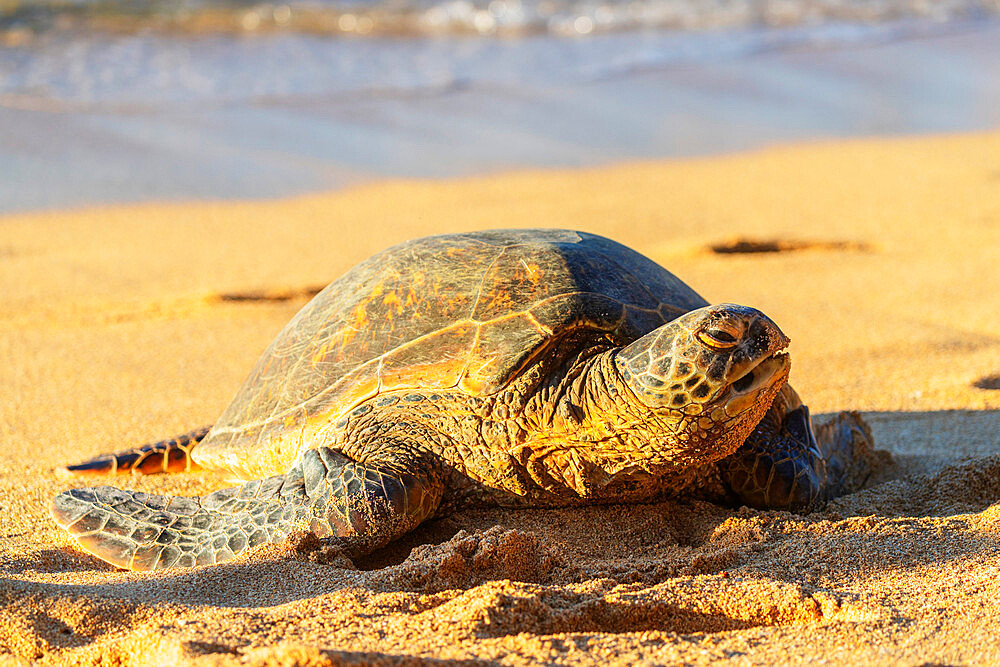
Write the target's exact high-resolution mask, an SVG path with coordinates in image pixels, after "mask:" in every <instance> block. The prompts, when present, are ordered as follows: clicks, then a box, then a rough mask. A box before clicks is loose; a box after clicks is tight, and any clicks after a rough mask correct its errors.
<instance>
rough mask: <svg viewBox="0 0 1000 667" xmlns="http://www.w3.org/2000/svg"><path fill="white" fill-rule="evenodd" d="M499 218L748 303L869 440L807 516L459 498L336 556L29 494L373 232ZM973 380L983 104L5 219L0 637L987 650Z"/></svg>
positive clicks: (989, 305)
mask: <svg viewBox="0 0 1000 667" xmlns="http://www.w3.org/2000/svg"><path fill="white" fill-rule="evenodd" d="M513 226H532V227H538V226H544V227H570V228H576V229H582V230H586V231H591V232H596V233H599V234H603V235H606V236H610V237H612V238H614V239H616V240H618V241H621V242H623V243H625V244H627V245H630V246H632V247H634V248H636V249H638V250H639V251H641V252H643V253H645V254H647V255H649V256H650V257H652V258H653V259H655V260H657V261H659V262H661V263H662V264H664V265H665V266H667V267H668V268H669V269H670V270H672V271H673V272H674V273H676V274H677V275H679V276H681V277H682V278H684V279H685V280H686V281H688V282H689V283H690V284H691V285H692V286H693V287H694V288H695V289H697V290H698V291H699V292H701V293H702V294H703V295H705V296H706V298H708V299H709V300H710V301H717V302H718V301H730V302H738V303H744V304H748V305H753V306H756V307H759V308H761V309H762V310H764V311H765V312H767V313H768V314H770V315H771V316H772V317H773V318H774V319H775V321H777V322H778V323H779V325H780V326H781V327H782V329H783V330H784V331H785V332H786V333H787V334H788V335H790V336H791V338H792V341H793V343H792V347H791V352H792V356H793V359H794V368H793V371H792V382H793V384H794V385H795V387H796V388H797V389H798V391H799V393H800V394H801V395H802V396H803V398H804V400H805V401H806V402H807V403H808V404H809V405H810V406H811V408H812V410H813V414H814V415H818V420H819V421H822V420H823V416H822V415H823V414H824V413H830V412H834V411H837V410H844V409H851V410H859V411H862V412H863V413H864V415H865V417H866V419H867V420H868V421H869V422H870V423H871V425H872V427H873V430H874V433H875V438H876V440H877V444H878V446H879V447H880V448H883V449H886V450H889V451H891V452H892V453H893V457H894V460H895V463H894V464H893V465H891V466H888V467H887V468H886V469H884V470H882V471H881V472H880V474H879V475H878V477H877V478H876V479H873V480H872V481H871V483H870V484H869V487H868V488H867V489H865V490H863V491H861V492H859V493H856V494H854V495H852V496H848V497H846V498H842V499H840V500H838V501H835V502H834V503H832V504H831V505H830V506H828V507H827V508H826V509H825V510H824V511H822V512H818V513H814V514H811V515H809V516H798V515H793V514H788V513H782V512H758V511H751V510H747V509H741V510H733V509H728V508H722V507H717V506H714V505H711V504H707V503H703V502H693V501H686V502H669V503H661V504H657V505H649V506H632V507H597V508H586V509H579V510H560V511H550V510H545V511H543V510H528V511H517V512H511V511H501V510H470V511H467V512H463V513H461V514H459V515H456V516H453V517H450V518H447V519H442V520H439V521H435V522H431V523H429V524H427V525H426V526H424V527H423V528H421V529H420V530H419V531H418V532H417V533H416V534H414V535H413V536H411V537H410V538H409V539H407V540H404V541H403V542H401V543H399V544H397V545H395V546H392V547H389V548H388V549H386V550H384V551H382V552H380V553H377V554H374V555H373V556H371V557H370V558H367V559H364V560H359V561H358V562H356V563H353V564H352V563H350V562H349V561H345V560H343V559H339V560H338V559H332V560H324V558H323V556H322V551H319V552H317V551H310V549H309V548H308V547H309V545H308V544H299V545H294V544H293V545H287V546H279V547H271V548H269V549H264V550H261V551H259V552H257V553H255V554H253V555H252V556H251V557H248V558H243V559H241V560H238V561H236V562H234V563H230V564H226V565H221V566H216V567H206V568H200V569H194V570H186V571H181V570H173V571H167V572H165V573H160V574H137V573H128V572H121V571H118V570H115V569H114V568H112V567H111V566H109V565H106V564H104V563H102V562H100V561H97V560H95V559H94V558H91V557H89V556H87V555H85V554H83V553H82V552H80V551H79V550H77V549H76V548H75V547H73V546H72V544H71V540H70V539H69V537H68V536H67V535H65V534H63V533H62V532H60V531H59V530H58V529H57V528H56V527H55V525H54V524H53V523H52V522H51V521H50V519H49V518H48V515H47V511H46V507H47V502H48V499H49V498H50V497H51V496H52V495H54V494H55V493H56V492H58V491H60V490H63V489H65V488H67V487H68V486H72V485H73V484H74V482H73V481H72V480H66V479H63V478H60V477H58V476H57V475H56V473H55V468H56V466H58V465H60V464H63V463H66V462H70V461H75V460H78V459H81V458H84V457H88V456H92V455H96V454H98V453H101V452H105V451H108V450H114V449H119V448H122V447H124V446H129V445H132V444H136V443H140V442H144V441H148V440H151V439H156V438H159V437H163V436H167V435H171V434H174V433H177V432H182V431H186V430H189V429H191V428H194V427H197V426H200V425H203V424H207V423H211V421H212V420H213V419H214V418H216V417H217V416H218V415H219V413H220V412H221V410H222V408H223V407H225V405H226V403H227V402H228V400H229V399H230V398H231V396H232V395H233V393H234V392H235V390H236V388H237V386H238V385H239V383H240V381H241V380H242V379H243V377H244V376H245V374H246V373H247V372H248V371H249V369H250V367H251V365H252V364H253V362H254V360H255V359H256V357H257V356H258V355H259V354H260V352H261V351H262V350H263V348H264V346H265V345H266V344H267V343H268V342H269V340H270V339H271V338H272V337H273V336H274V335H275V334H276V333H277V331H278V330H279V329H280V328H281V327H282V326H283V325H284V323H285V322H286V321H287V320H288V319H289V318H290V317H291V316H292V314H293V313H294V312H295V311H296V310H297V309H298V308H299V307H301V305H302V304H303V303H304V301H305V298H306V297H307V295H308V294H310V293H311V291H312V290H313V289H315V287H316V286H320V285H322V284H324V283H326V282H328V281H329V280H331V279H332V278H334V277H336V276H337V275H338V274H339V273H341V272H342V271H344V270H345V269H347V268H348V267H350V266H351V265H353V264H354V263H356V262H358V261H359V260H361V259H363V258H365V257H367V256H368V255H370V254H372V253H373V252H376V251H378V250H380V249H382V248H384V247H387V246H389V245H391V244H393V243H396V242H398V241H402V240H404V239H407V238H412V237H415V236H420V235H425V234H436V233H443V232H454V231H462V230H471V229H482V228H489V227H513ZM748 250H756V251H767V252H746V251H748ZM726 251H740V252H726ZM998 406H1000V133H993V134H980V135H972V136H959V137H932V138H919V139H905V140H877V141H875V140H868V141H851V142H842V143H831V144H814V145H807V146H795V147H781V148H773V149H769V150H765V151H760V152H755V153H750V154H744V155H737V156H731V157H722V158H711V159H698V160H685V161H674V162H664V163H643V164H629V165H622V166H615V167H610V168H601V169H589V170H585V171H573V172H568V171H559V172H547V171H524V172H518V173H513V174H505V175H498V176H491V177H486V178H472V179H466V180H461V181H450V182H399V183H395V182H392V183H383V184H378V185H372V186H369V187H363V188H358V189H354V190H351V191H347V192H339V193H335V194H328V195H321V196H310V197H302V198H296V199H290V200H283V201H275V202H255V203H215V204H190V205H175V204H165V205H144V206H129V207H115V208H102V209H91V210H85V211H77V212H69V213H51V214H49V213H43V214H33V215H22V216H16V217H7V218H4V219H0V517H2V519H0V530H2V533H0V610H2V611H0V653H5V654H7V656H8V658H9V660H10V661H11V662H13V663H15V664H17V663H19V662H24V663H26V662H29V661H35V660H37V661H40V662H42V663H45V664H109V665H117V664H122V665H167V664H192V665H202V664H205V665H209V664H212V665H214V664H226V665H236V664H240V665H271V664H274V665H329V664H338V665H339V664H411V663H418V662H432V663H433V662H435V661H438V660H440V661H449V662H459V663H462V664H465V663H469V664H472V663H477V662H488V661H499V662H503V663H509V664H522V663H523V664H528V663H533V664H537V663H570V664H580V665H584V664H621V665H630V664H636V663H641V662H645V663H660V664H674V663H686V664H692V665H699V664H708V663H715V662H722V663H725V662H729V663H733V664H761V663H775V664H803V663H809V664H812V663H818V662H821V661H825V664H831V665H839V664H886V665H889V664H909V665H919V664H990V663H992V664H996V663H1000V644H998V642H997V639H996V638H997V636H998V632H1000V621H998V620H997V619H1000V584H998V577H997V572H998V568H1000V505H993V503H994V502H995V501H996V500H997V499H998V498H1000V413H998V412H997V411H996V409H997V407H998ZM114 483H115V484H117V485H120V486H124V487H128V488H136V489H142V490H145V491H149V492H156V493H170V494H197V493H202V492H205V491H206V490H211V489H214V488H218V487H219V486H221V485H222V484H223V481H222V480H221V478H219V477H218V476H217V475H213V474H210V473H195V474H188V475H175V476H160V477H145V478H123V479H120V480H115V481H114ZM0 662H2V660H0Z"/></svg>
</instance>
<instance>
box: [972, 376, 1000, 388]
mask: <svg viewBox="0 0 1000 667" xmlns="http://www.w3.org/2000/svg"><path fill="white" fill-rule="evenodd" d="M972 386H973V387H975V388H976V389H993V390H998V389H1000V375H987V376H985V377H981V378H979V379H978V380H976V381H975V382H973V383H972Z"/></svg>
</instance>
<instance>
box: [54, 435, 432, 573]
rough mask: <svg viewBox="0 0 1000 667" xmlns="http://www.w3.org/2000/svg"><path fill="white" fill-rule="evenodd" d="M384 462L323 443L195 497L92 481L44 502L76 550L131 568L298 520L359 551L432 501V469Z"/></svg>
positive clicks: (216, 553) (272, 534) (224, 552)
mask: <svg viewBox="0 0 1000 667" xmlns="http://www.w3.org/2000/svg"><path fill="white" fill-rule="evenodd" d="M391 468H393V466H380V465H377V464H374V465H372V464H369V465H364V464H360V463H358V462H356V461H353V460H351V459H348V458H346V457H345V456H343V455H342V454H340V453H338V452H336V451H334V450H332V449H328V448H321V449H318V450H307V451H306V452H304V453H303V454H302V456H301V457H300V458H299V460H298V462H296V464H295V465H294V466H292V469H291V470H289V472H288V473H286V474H284V475H277V476H274V477H269V478H267V479H263V480H254V481H251V482H247V483H246V484H244V485H242V486H239V487H232V488H228V489H222V490H221V491H216V492H215V493H211V494H209V495H207V496H203V497H200V498H169V497H166V496H154V495H149V494H146V493H141V492H136V491H125V490H122V489H116V488H114V487H110V486H99V487H92V488H85V489H73V490H70V491H65V492H63V493H60V494H59V495H57V496H56V497H55V498H53V500H52V504H51V507H50V511H51V513H52V517H53V518H54V519H55V521H56V523H58V524H59V525H60V526H62V527H63V528H65V529H66V530H68V531H69V532H70V533H71V534H72V535H73V537H74V538H76V541H77V542H78V543H79V544H80V546H81V547H83V549H85V550H86V551H88V552H90V553H92V554H93V555H95V556H97V557H98V558H100V559H101V560H104V561H107V562H108V563H111V564H112V565H115V566H117V567H120V568H124V569H129V570H159V569H165V568H168V567H190V566H195V565H211V564H215V563H220V562H223V561H226V560H230V559H232V558H234V557H236V556H237V555H239V554H240V553H242V552H244V551H246V550H247V549H250V548H252V547H255V546H257V545H260V544H264V543H267V542H281V541H283V540H285V539H286V538H287V537H288V536H289V534H290V533H291V532H292V531H293V530H294V529H296V528H301V529H306V530H311V531H312V532H314V533H316V534H317V535H318V536H319V537H336V538H340V539H341V540H342V541H343V546H344V548H345V551H346V552H347V553H348V555H358V554H361V553H367V552H368V551H371V550H372V549H375V548H377V547H379V546H382V545H384V544H387V543H388V542H390V541H391V540H393V539H396V538H397V537H399V536H400V535H402V534H403V533H405V532H407V531H409V530H410V529H412V528H413V527H415V526H416V525H417V524H418V523H420V522H421V521H422V520H423V519H425V518H426V517H427V516H429V515H430V514H431V513H432V512H433V511H434V510H435V509H436V508H437V504H438V502H439V501H440V498H441V490H442V488H441V484H440V483H439V482H438V481H437V480H436V478H435V477H433V476H432V475H429V474H428V475H420V474H418V473H413V472H403V473H400V472H395V471H394V470H392V469H391ZM412 469H413V468H411V470H412ZM418 469H419V468H418Z"/></svg>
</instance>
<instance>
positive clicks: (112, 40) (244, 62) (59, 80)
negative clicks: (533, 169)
mask: <svg viewBox="0 0 1000 667" xmlns="http://www.w3.org/2000/svg"><path fill="white" fill-rule="evenodd" d="M997 22H998V19H996V18H994V19H992V20H988V21H979V22H948V23H943V24H942V23H937V22H928V21H916V20H909V21H897V22H893V23H877V24H844V23H837V24H824V25H820V26H815V27H810V26H799V27H793V28H784V29H778V28H745V29H734V30H726V31H707V32H697V31H693V32H681V33H679V32H674V31H652V30H647V31H638V32H629V33H625V32H620V33H611V34H605V35H595V36H592V37H590V38H589V39H560V38H553V37H552V36H547V35H535V36H527V37H524V38H520V39H468V38H463V37H455V36H451V37H448V36H444V37H440V38H434V39H396V38H390V37H384V36H383V37H377V36H374V37H371V38H367V39H330V38H328V37H325V36H318V35H302V34H297V33H281V34H272V35H266V36H260V37H258V38H255V39H245V38H243V37H241V36H235V35H218V34H211V35H198V36H190V35H187V36H178V35H175V34H160V33H151V34H150V33H145V34H128V35H110V36H109V35H107V34H95V33H90V32H76V33H72V34H69V35H66V34H58V33H48V34H45V35H42V36H41V37H39V38H38V39H36V40H33V41H32V43H31V44H29V45H22V46H19V47H15V48H7V49H0V106H4V107H7V108H11V109H26V110H39V111H110V112H116V113H154V114H155V113H161V112H164V111H165V110H167V109H175V110H177V109H181V110H182V109H185V108H190V109H192V110H199V109H204V108H206V107H226V106H232V105H240V106H245V105H252V106H253V107H255V108H263V107H277V106H294V107H297V108H301V109H307V108H309V107H311V106H315V107H316V108H323V109H332V108H336V107H338V106H340V107H350V106H352V105H354V104H355V103H357V102H359V101H364V100H368V101H377V100H382V101H389V100H394V99H395V100H405V99H412V98H417V97H423V98H426V97H435V96H440V95H446V94H449V93H454V92H456V91H470V90H473V91H476V92H478V93H480V94H486V95H490V94H498V95H501V96H510V95H513V96H517V95H520V94H522V93H523V94H530V91H532V90H541V89H546V88H552V87H553V86H557V87H558V86H565V85H569V86H579V85H587V84H590V83H596V82H600V81H608V80H614V79H618V78H621V77H625V76H629V75H632V74H635V73H640V72H649V71H657V70H663V69H667V68H672V67H682V66H687V65H691V64H699V63H710V62H721V61H731V60H735V59H740V58H743V57H748V56H752V55H757V54H762V53H769V52H781V51H790V50H803V49H804V50H815V49H824V50H827V49H844V48H852V47H854V46H856V45H863V44H872V43H885V42H892V41H898V40H903V39H908V38H915V37H922V36H928V35H933V34H941V33H947V32H952V31H963V30H974V29H976V28H977V27H983V26H989V25H996V24H997Z"/></svg>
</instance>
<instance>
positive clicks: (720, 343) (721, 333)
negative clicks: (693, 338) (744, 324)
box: [698, 328, 736, 349]
mask: <svg viewBox="0 0 1000 667" xmlns="http://www.w3.org/2000/svg"><path fill="white" fill-rule="evenodd" d="M698 340H700V341H701V342H702V343H704V344H705V345H708V346H709V347H714V348H716V349H725V348H727V347H732V346H734V345H736V336H734V335H733V334H731V333H730V332H728V331H726V330H725V329H715V328H713V329H705V330H704V331H701V332H699V333H698Z"/></svg>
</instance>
